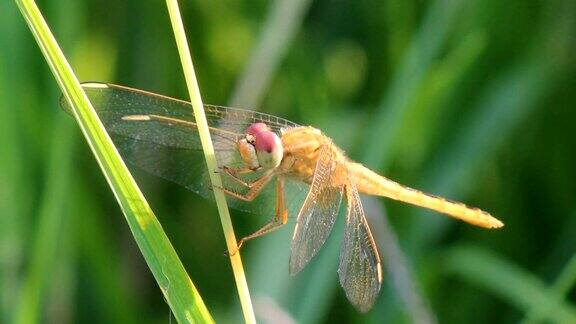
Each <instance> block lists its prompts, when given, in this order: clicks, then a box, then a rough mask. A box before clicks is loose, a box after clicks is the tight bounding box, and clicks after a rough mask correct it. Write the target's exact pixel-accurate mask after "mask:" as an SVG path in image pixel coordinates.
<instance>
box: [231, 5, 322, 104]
mask: <svg viewBox="0 0 576 324" xmlns="http://www.w3.org/2000/svg"><path fill="white" fill-rule="evenodd" d="M310 2H311V1H310V0H277V1H274V2H273V3H272V4H271V8H270V11H269V13H268V14H267V18H266V22H265V23H264V24H263V25H262V28H261V29H262V35H261V36H260V38H259V40H258V44H256V47H255V49H254V51H253V53H252V54H251V55H250V58H249V61H248V63H247V64H246V67H245V68H244V72H243V73H242V75H241V76H240V79H238V82H237V84H236V88H235V89H234V92H233V94H232V97H231V99H230V105H231V106H232V107H246V108H254V107H256V106H258V104H259V103H260V100H261V99H262V95H263V94H264V92H265V91H266V89H267V88H268V85H269V84H270V80H271V78H272V76H273V75H274V72H276V69H277V68H278V66H279V65H280V62H281V60H282V58H283V57H284V55H283V54H284V52H285V51H286V48H287V47H288V46H289V45H290V43H291V41H292V38H293V37H294V35H295V34H296V32H297V31H298V29H299V28H300V26H301V24H302V20H303V19H304V15H305V14H306V12H307V10H308V7H309V6H310Z"/></svg>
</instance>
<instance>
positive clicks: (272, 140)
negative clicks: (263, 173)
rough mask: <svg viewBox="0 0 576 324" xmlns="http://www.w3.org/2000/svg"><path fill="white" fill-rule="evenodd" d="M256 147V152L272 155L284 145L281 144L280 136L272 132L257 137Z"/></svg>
mask: <svg viewBox="0 0 576 324" xmlns="http://www.w3.org/2000/svg"><path fill="white" fill-rule="evenodd" d="M255 146H256V151H261V152H266V153H271V152H272V151H273V150H275V149H276V148H277V147H278V146H282V143H280V141H279V138H278V135H276V134H274V133H273V132H271V131H263V132H259V133H258V135H256V143H255Z"/></svg>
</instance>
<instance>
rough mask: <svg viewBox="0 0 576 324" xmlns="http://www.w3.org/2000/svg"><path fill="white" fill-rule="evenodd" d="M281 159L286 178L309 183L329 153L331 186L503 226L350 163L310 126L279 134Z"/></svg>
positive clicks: (478, 212) (472, 210)
mask: <svg viewBox="0 0 576 324" xmlns="http://www.w3.org/2000/svg"><path fill="white" fill-rule="evenodd" d="M281 140H282V145H283V147H284V158H283V160H282V164H281V165H280V168H281V169H282V170H283V171H284V172H285V174H286V176H289V177H292V178H295V179H298V180H300V181H304V182H306V183H310V182H311V181H312V178H313V176H314V172H315V169H316V163H317V160H318V154H319V152H320V149H321V148H323V147H327V148H328V149H330V150H331V151H332V152H331V153H332V156H333V157H334V158H333V165H332V168H333V173H332V185H333V186H341V185H343V184H345V183H347V179H346V178H347V177H348V178H349V181H351V182H353V183H354V184H355V185H356V188H357V189H358V191H359V192H360V193H363V194H367V195H374V196H383V197H388V198H391V199H394V200H398V201H402V202H406V203H409V204H413V205H417V206H420V207H424V208H428V209H432V210H434V211H437V212H440V213H443V214H447V215H449V216H452V217H455V218H458V219H461V220H463V221H465V222H468V223H470V224H473V225H477V226H481V227H486V228H497V227H502V226H503V224H502V222H500V221H499V220H498V219H496V218H494V217H493V216H491V215H490V214H489V213H487V212H485V211H482V210H480V209H478V208H473V207H468V206H466V205H464V204H462V203H459V202H454V201H450V200H448V199H445V198H441V197H437V196H434V195H431V194H427V193H424V192H422V191H419V190H416V189H412V188H409V187H406V186H403V185H401V184H399V183H397V182H394V181H392V180H390V179H387V178H385V177H383V176H381V175H379V174H377V173H376V172H374V171H372V170H370V169H368V168H366V167H365V166H363V165H362V164H360V163H356V162H353V161H351V160H350V159H349V158H348V157H347V156H346V155H345V154H344V152H343V151H342V150H341V149H340V148H338V147H337V146H336V145H335V144H334V143H333V142H332V140H331V139H330V138H329V137H327V136H325V135H324V134H322V132H321V131H320V130H318V129H316V128H314V127H311V126H302V127H294V128H289V129H285V130H283V132H282V137H281Z"/></svg>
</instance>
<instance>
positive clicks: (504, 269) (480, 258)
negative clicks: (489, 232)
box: [441, 245, 576, 323]
mask: <svg viewBox="0 0 576 324" xmlns="http://www.w3.org/2000/svg"><path fill="white" fill-rule="evenodd" d="M443 260H444V262H443V263H442V266H441V268H442V269H444V271H446V272H448V273H451V274H455V275H457V276H459V277H461V278H463V279H465V280H466V281H467V282H471V283H473V284H476V285H479V286H482V287H483V288H484V289H486V290H488V291H490V292H492V293H494V294H495V295H498V296H500V297H502V298H503V299H505V300H506V301H508V302H509V303H511V304H513V305H515V306H516V307H518V308H521V309H524V310H529V309H534V308H538V307H539V305H546V308H547V309H548V310H549V311H548V312H546V313H545V314H543V316H546V320H548V321H549V322H552V323H576V307H575V306H574V305H571V304H568V303H567V302H564V301H562V300H561V299H558V298H557V295H556V294H551V293H549V292H548V291H547V288H546V286H545V284H544V283H543V282H542V281H541V280H540V279H539V278H537V277H535V276H534V275H532V274H530V273H528V272H527V271H525V270H523V269H521V268H519V267H518V266H516V265H514V264H512V263H510V262H508V261H507V260H505V259H503V258H501V257H499V256H497V255H495V254H494V253H492V252H490V251H488V250H485V249H482V248H479V247H476V246H468V245H463V246H458V247H455V248H454V249H453V250H451V251H450V252H449V253H448V254H447V255H446V256H445V258H444V259H443Z"/></svg>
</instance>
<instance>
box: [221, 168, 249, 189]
mask: <svg viewBox="0 0 576 324" xmlns="http://www.w3.org/2000/svg"><path fill="white" fill-rule="evenodd" d="M221 169H222V171H223V173H224V174H226V175H228V176H229V177H230V179H232V180H234V181H236V182H238V183H239V184H241V185H243V186H245V187H248V188H252V186H253V185H254V183H255V182H256V181H253V182H247V181H244V180H243V179H241V178H240V177H238V174H246V173H250V172H254V171H256V170H252V169H250V168H248V167H243V168H229V167H227V166H224V167H222V168H221Z"/></svg>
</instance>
